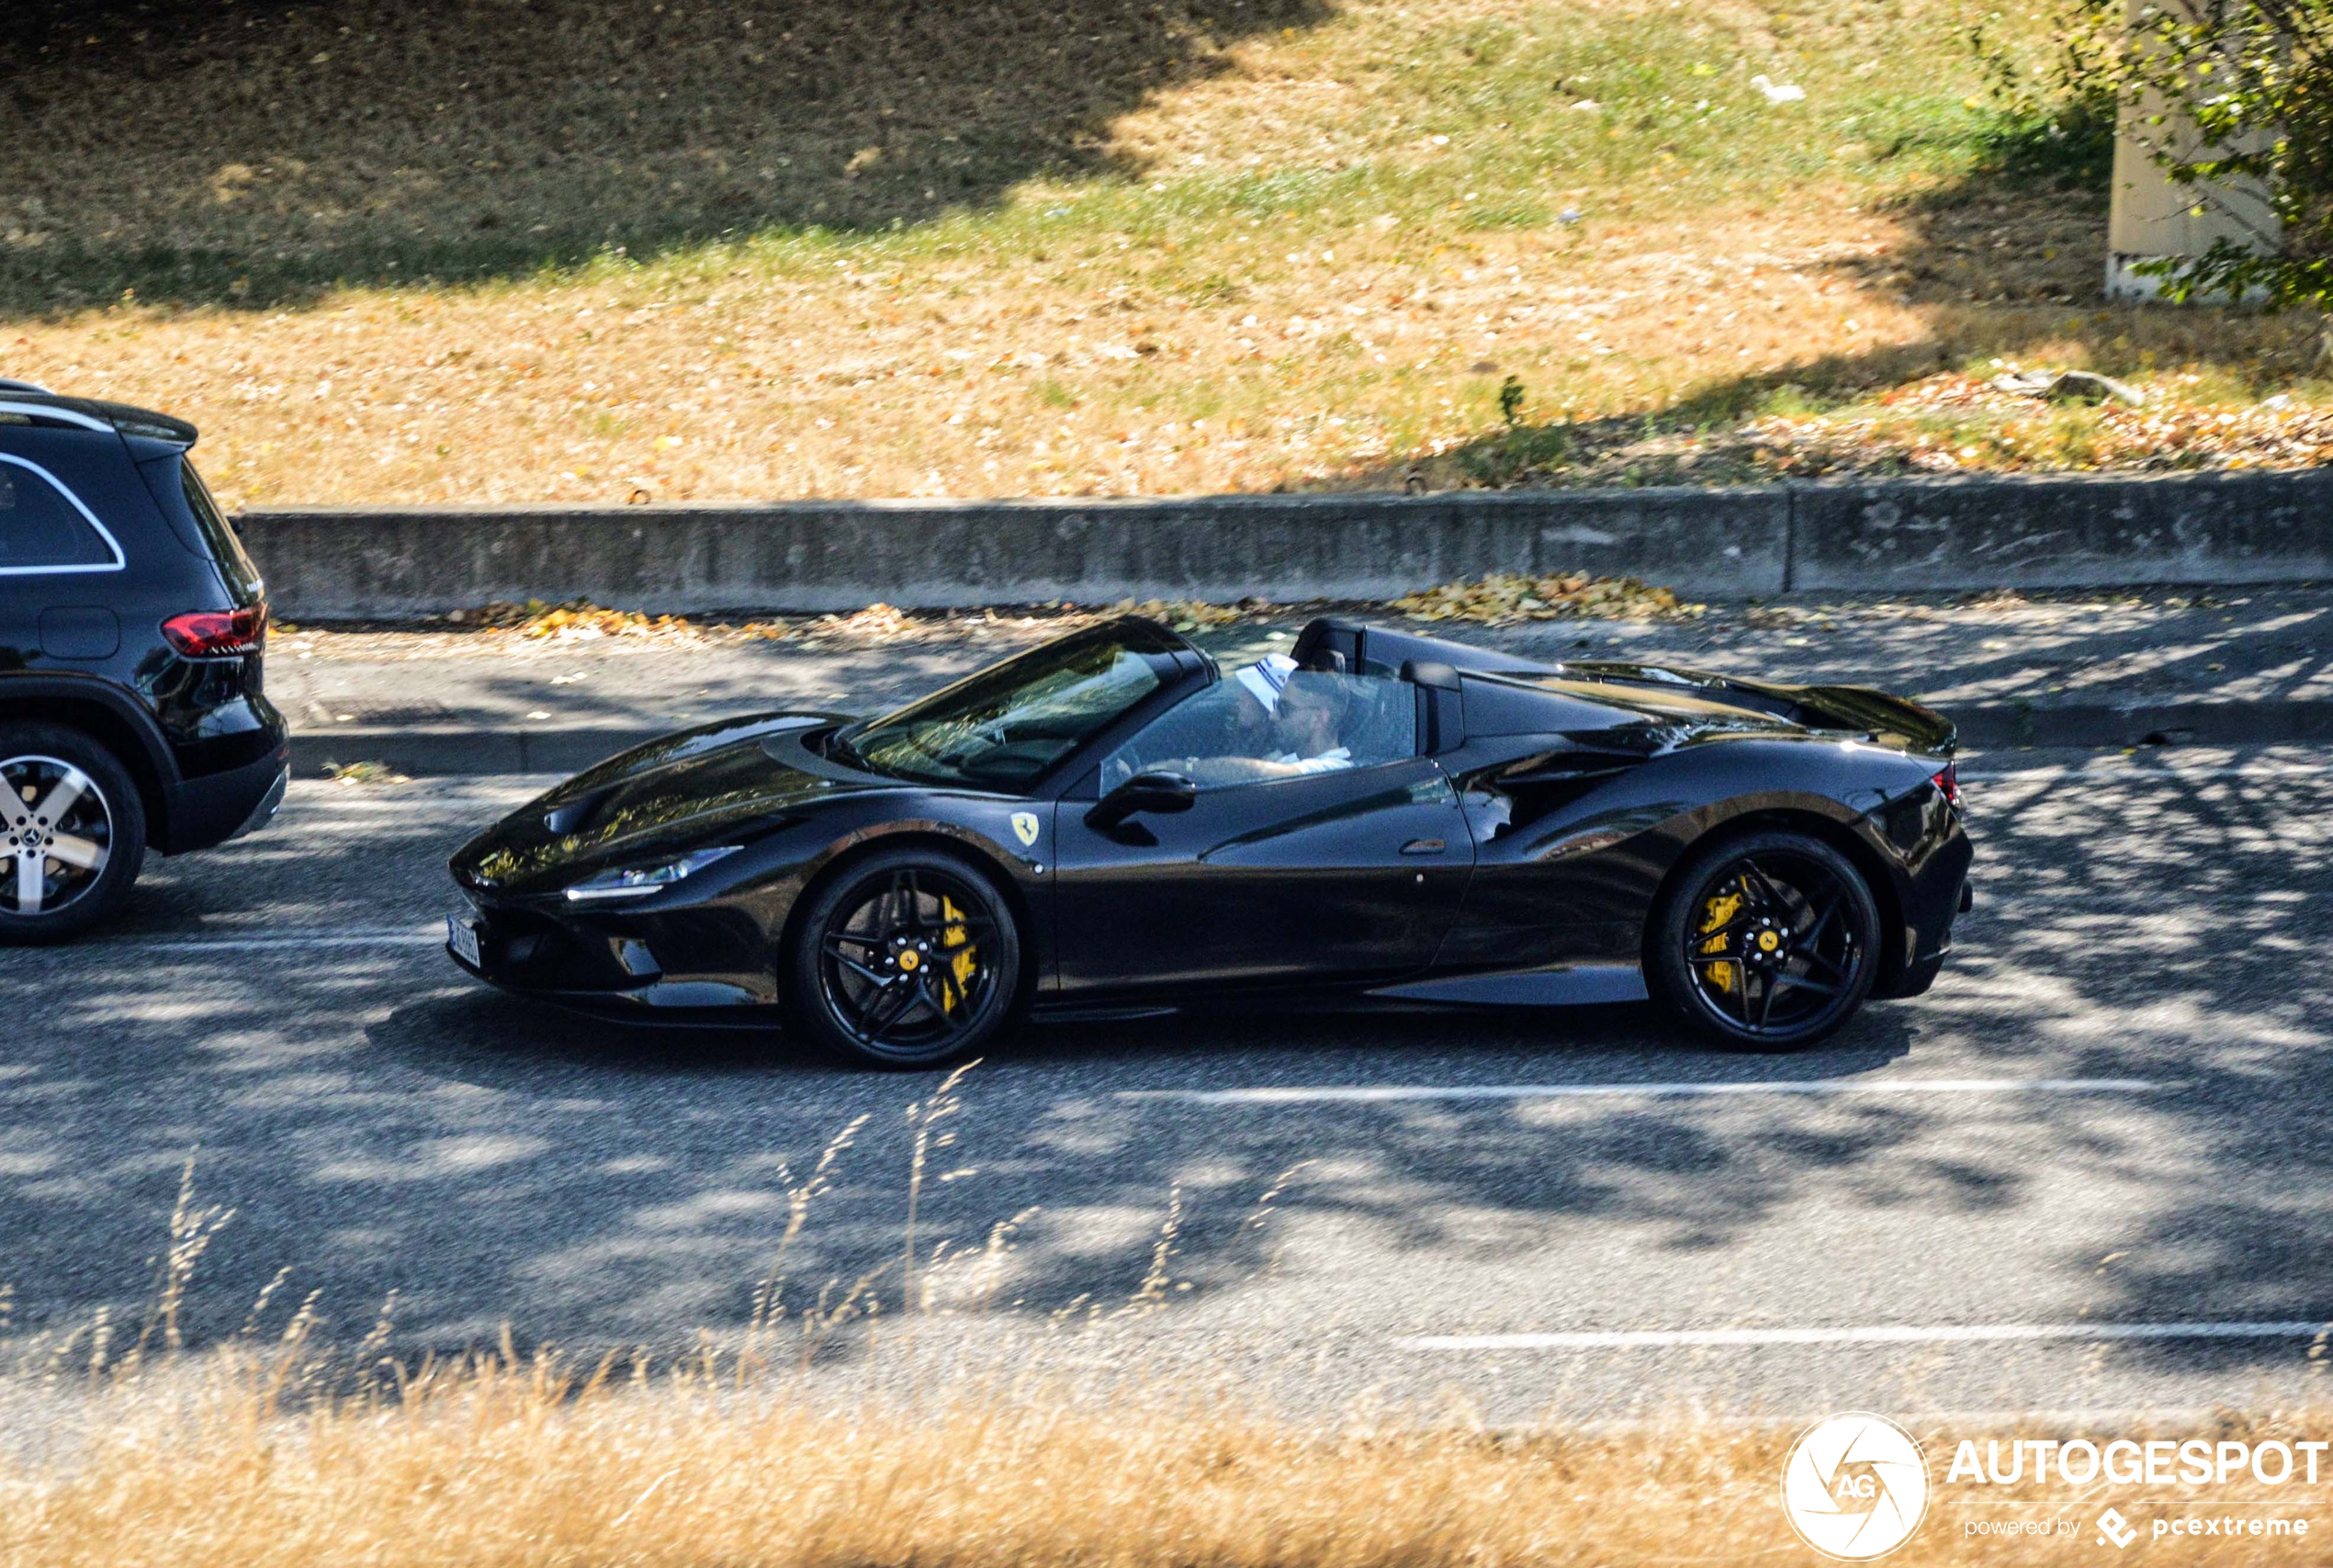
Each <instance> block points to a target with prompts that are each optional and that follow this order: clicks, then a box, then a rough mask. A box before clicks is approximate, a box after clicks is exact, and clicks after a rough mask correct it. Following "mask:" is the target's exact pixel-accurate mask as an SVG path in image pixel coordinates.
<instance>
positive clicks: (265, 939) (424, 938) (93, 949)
mask: <svg viewBox="0 0 2333 1568" xmlns="http://www.w3.org/2000/svg"><path fill="white" fill-rule="evenodd" d="M444 944H445V931H444V930H443V929H442V928H436V927H433V928H431V929H429V930H427V931H413V930H411V929H400V930H397V931H281V932H269V933H266V934H264V935H255V936H240V937H216V938H212V937H203V938H196V939H191V940H188V941H184V942H91V943H89V944H87V945H86V946H85V947H84V948H82V949H81V951H82V952H85V953H256V952H262V951H268V950H273V949H277V948H323V947H424V946H443V945H444Z"/></svg>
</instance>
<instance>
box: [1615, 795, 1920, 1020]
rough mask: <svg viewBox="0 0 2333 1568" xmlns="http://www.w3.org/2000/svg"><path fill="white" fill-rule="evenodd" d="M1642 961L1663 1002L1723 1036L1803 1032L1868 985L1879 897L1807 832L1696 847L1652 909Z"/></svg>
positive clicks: (1839, 1013) (1858, 1001) (1852, 1004)
mask: <svg viewBox="0 0 2333 1568" xmlns="http://www.w3.org/2000/svg"><path fill="white" fill-rule="evenodd" d="M1651 946H1652V948H1653V951H1652V953H1650V954H1649V955H1648V956H1649V957H1650V958H1651V964H1648V966H1647V967H1648V968H1650V969H1651V971H1652V972H1653V974H1654V976H1656V977H1657V979H1658V980H1659V982H1660V990H1661V992H1662V996H1663V997H1664V998H1665V999H1666V1000H1667V1001H1668V1003H1669V1004H1670V1006H1671V1007H1673V1008H1674V1009H1675V1010H1677V1011H1678V1012H1679V1013H1681V1014H1683V1015H1684V1017H1685V1020H1686V1021H1688V1022H1690V1023H1692V1024H1694V1025H1695V1026H1696V1027H1697V1028H1699V1029H1700V1030H1701V1031H1702V1032H1704V1033H1707V1034H1709V1035H1713V1036H1715V1037H1716V1038H1717V1039H1718V1040H1719V1041H1721V1042H1722V1043H1726V1044H1730V1045H1737V1046H1743V1047H1748V1048H1752V1049H1760V1050H1786V1049H1788V1048H1790V1047H1792V1046H1798V1045H1806V1044H1811V1043H1813V1042H1815V1041H1817V1040H1820V1039H1821V1038H1823V1037H1824V1036H1825V1035H1828V1034H1830V1033H1831V1032H1832V1031H1834V1030H1836V1029H1838V1028H1839V1026H1840V1025H1842V1024H1843V1023H1845V1022H1846V1021H1847V1020H1848V1019H1850V1018H1852V1017H1853V1016H1854V1012H1855V1010H1856V1009H1857V1008H1859V1007H1861V1006H1862V1005H1863V1002H1864V998H1865V997H1866V996H1868V995H1870V993H1871V982H1872V979H1873V977H1874V975H1875V973H1876V971H1877V963H1878V956H1879V952H1878V950H1879V909H1878V906H1877V903H1876V902H1875V901H1874V900H1873V898H1872V896H1871V888H1870V887H1869V886H1868V885H1866V884H1865V881H1864V878H1863V874H1862V873H1860V872H1858V871H1857V870H1856V869H1855V867H1854V863H1853V862H1852V861H1850V860H1848V859H1847V857H1846V856H1845V855H1843V854H1841V853H1840V852H1838V851H1837V850H1835V849H1833V848H1831V846H1830V845H1829V844H1826V843H1824V842H1823V841H1822V840H1820V839H1817V838H1814V837H1811V836H1810V835H1808V834H1805V833H1794V832H1789V831H1786V830H1775V831H1766V832H1758V833H1751V834H1747V835H1744V836H1742V837H1740V838H1735V839H1730V840H1726V841H1724V842H1722V843H1719V844H1717V845H1714V846H1712V847H1711V848H1710V849H1708V850H1707V851H1705V852H1702V853H1700V854H1698V855H1696V856H1695V857H1694V859H1693V860H1692V861H1691V862H1690V863H1688V864H1686V865H1685V867H1684V868H1683V870H1682V871H1681V872H1680V873H1679V874H1678V876H1677V878H1676V880H1675V882H1674V884H1673V886H1672V888H1671V891H1670V893H1669V896H1668V897H1667V899H1666V900H1665V901H1664V902H1663V904H1662V907H1661V909H1660V911H1659V912H1658V914H1657V915H1656V916H1655V919H1654V922H1653V930H1652V932H1651Z"/></svg>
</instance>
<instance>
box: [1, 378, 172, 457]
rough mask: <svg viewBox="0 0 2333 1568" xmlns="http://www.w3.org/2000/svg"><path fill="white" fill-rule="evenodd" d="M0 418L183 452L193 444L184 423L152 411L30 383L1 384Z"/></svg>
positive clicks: (8, 382)
mask: <svg viewBox="0 0 2333 1568" xmlns="http://www.w3.org/2000/svg"><path fill="white" fill-rule="evenodd" d="M0 414H14V415H16V416H17V418H18V419H19V420H26V419H29V420H33V421H35V422H39V421H47V422H49V423H55V424H63V425H72V426H73V427H75V428H77V429H81V430H110V431H114V432H117V433H118V434H122V435H140V436H143V437H145V438H146V439H147V440H149V441H164V442H168V443H169V444H170V445H171V446H177V447H180V448H182V449H183V448H185V447H188V446H193V445H194V444H195V441H196V438H197V434H198V433H197V431H196V429H195V427H194V426H193V425H191V424H188V423H186V421H185V420H183V419H173V418H172V417H171V416H170V415H168V414H166V413H156V412H153V410H152V409H141V408H132V407H131V406H130V404H128V403H109V402H106V401H104V400H101V399H97V398H67V397H62V396H60V395H58V394H57V393H55V392H51V391H49V390H47V389H43V388H40V387H36V386H34V385H33V384H32V383H31V382H29V381H9V380H0Z"/></svg>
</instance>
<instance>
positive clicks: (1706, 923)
mask: <svg viewBox="0 0 2333 1568" xmlns="http://www.w3.org/2000/svg"><path fill="white" fill-rule="evenodd" d="M1703 908H1706V909H1707V911H1708V916H1709V918H1708V919H1706V920H1703V921H1702V922H1701V929H1702V931H1705V932H1707V931H1717V930H1719V928H1721V927H1723V926H1724V924H1725V923H1726V922H1727V921H1728V920H1730V919H1733V918H1734V916H1736V915H1738V914H1740V913H1741V894H1739V893H1720V894H1719V895H1718V896H1717V897H1715V898H1712V899H1710V900H1709V902H1708V903H1707V904H1706V905H1704V906H1703ZM1725 950H1726V939H1725V938H1723V937H1721V936H1720V937H1711V938H1710V939H1709V940H1708V941H1707V942H1703V943H1702V944H1701V951H1702V952H1703V953H1723V952H1724V951H1725ZM1709 979H1710V981H1711V983H1713V984H1714V985H1715V986H1716V987H1718V989H1719V990H1720V991H1724V992H1726V993H1728V994H1729V995H1730V994H1731V993H1732V991H1733V983H1734V973H1733V965H1732V964H1710V965H1709Z"/></svg>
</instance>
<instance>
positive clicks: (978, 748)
mask: <svg viewBox="0 0 2333 1568" xmlns="http://www.w3.org/2000/svg"><path fill="white" fill-rule="evenodd" d="M1178 646H1179V644H1178V643H1177V642H1176V641H1174V640H1173V639H1172V638H1171V637H1169V636H1168V635H1167V633H1164V632H1161V631H1158V630H1156V629H1155V628H1152V627H1147V626H1142V625H1140V624H1139V623H1137V624H1132V625H1129V624H1126V623H1119V624H1116V625H1112V626H1098V627H1096V628H1094V629H1093V630H1091V631H1088V632H1083V633H1080V634H1078V635H1077V636H1075V637H1064V638H1062V639H1061V640H1060V641H1058V642H1049V643H1047V644H1046V645H1045V646H1044V647H1043V648H1038V649H1031V650H1030V651H1029V652H1027V653H1024V654H1021V655H1020V656H1019V657H1018V658H1014V659H1009V660H1005V661H1004V662H1003V663H1002V664H999V665H997V666H995V667H994V668H993V669H988V670H983V671H980V673H978V674H977V675H973V676H969V677H967V678H966V679H964V680H962V681H959V682H956V683H955V684H954V685H952V686H950V687H949V688H948V689H947V690H946V691H943V692H940V693H937V694H933V695H931V696H929V697H926V698H924V699H923V701H921V702H919V703H915V704H912V705H909V706H907V707H904V708H901V709H900V710H899V711H898V712H897V713H895V714H890V715H888V716H885V717H883V718H877V719H870V720H868V721H867V722H866V723H864V724H862V725H858V726H855V727H853V728H850V729H846V730H844V731H843V732H842V734H841V735H840V736H839V737H837V744H838V745H839V746H840V747H842V748H843V749H844V750H847V751H848V752H849V753H850V754H851V755H852V756H855V757H856V758H857V759H858V760H859V761H861V762H862V763H864V764H865V765H866V766H867V767H869V768H872V769H873V770H874V771H875V772H877V773H890V774H892V775H893V776H894V777H896V778H903V779H913V780H916V781H917V782H919V783H922V784H970V785H973V786H975V787H976V788H981V789H1005V790H1010V789H1017V788H1020V787H1021V786H1023V785H1025V784H1031V783H1032V782H1034V781H1035V780H1036V778H1037V777H1038V776H1039V775H1040V774H1042V773H1044V772H1045V770H1046V769H1048V768H1050V767H1052V766H1053V765H1054V763H1055V762H1058V761H1061V760H1062V759H1063V758H1064V757H1066V756H1067V755H1069V753H1070V752H1072V751H1074V750H1076V749H1077V748H1078V747H1079V746H1081V745H1083V744H1084V743H1085V742H1086V741H1087V740H1088V739H1092V738H1093V737H1094V736H1095V735H1098V734H1099V733H1100V732H1101V731H1102V730H1103V729H1105V728H1109V726H1110V724H1111V723H1113V722H1114V721H1115V720H1116V719H1117V718H1118V717H1119V716H1121V715H1122V714H1124V713H1126V712H1127V711H1128V710H1129V709H1131V708H1132V707H1133V705H1135V704H1136V703H1139V702H1141V701H1142V700H1143V699H1144V697H1146V696H1148V695H1150V694H1151V693H1153V692H1155V691H1156V690H1158V688H1159V686H1160V685H1161V684H1162V676H1161V674H1160V671H1159V666H1158V665H1157V663H1156V662H1155V656H1156V655H1159V654H1163V653H1166V652H1167V651H1169V650H1170V649H1174V648H1176V647H1178Z"/></svg>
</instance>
